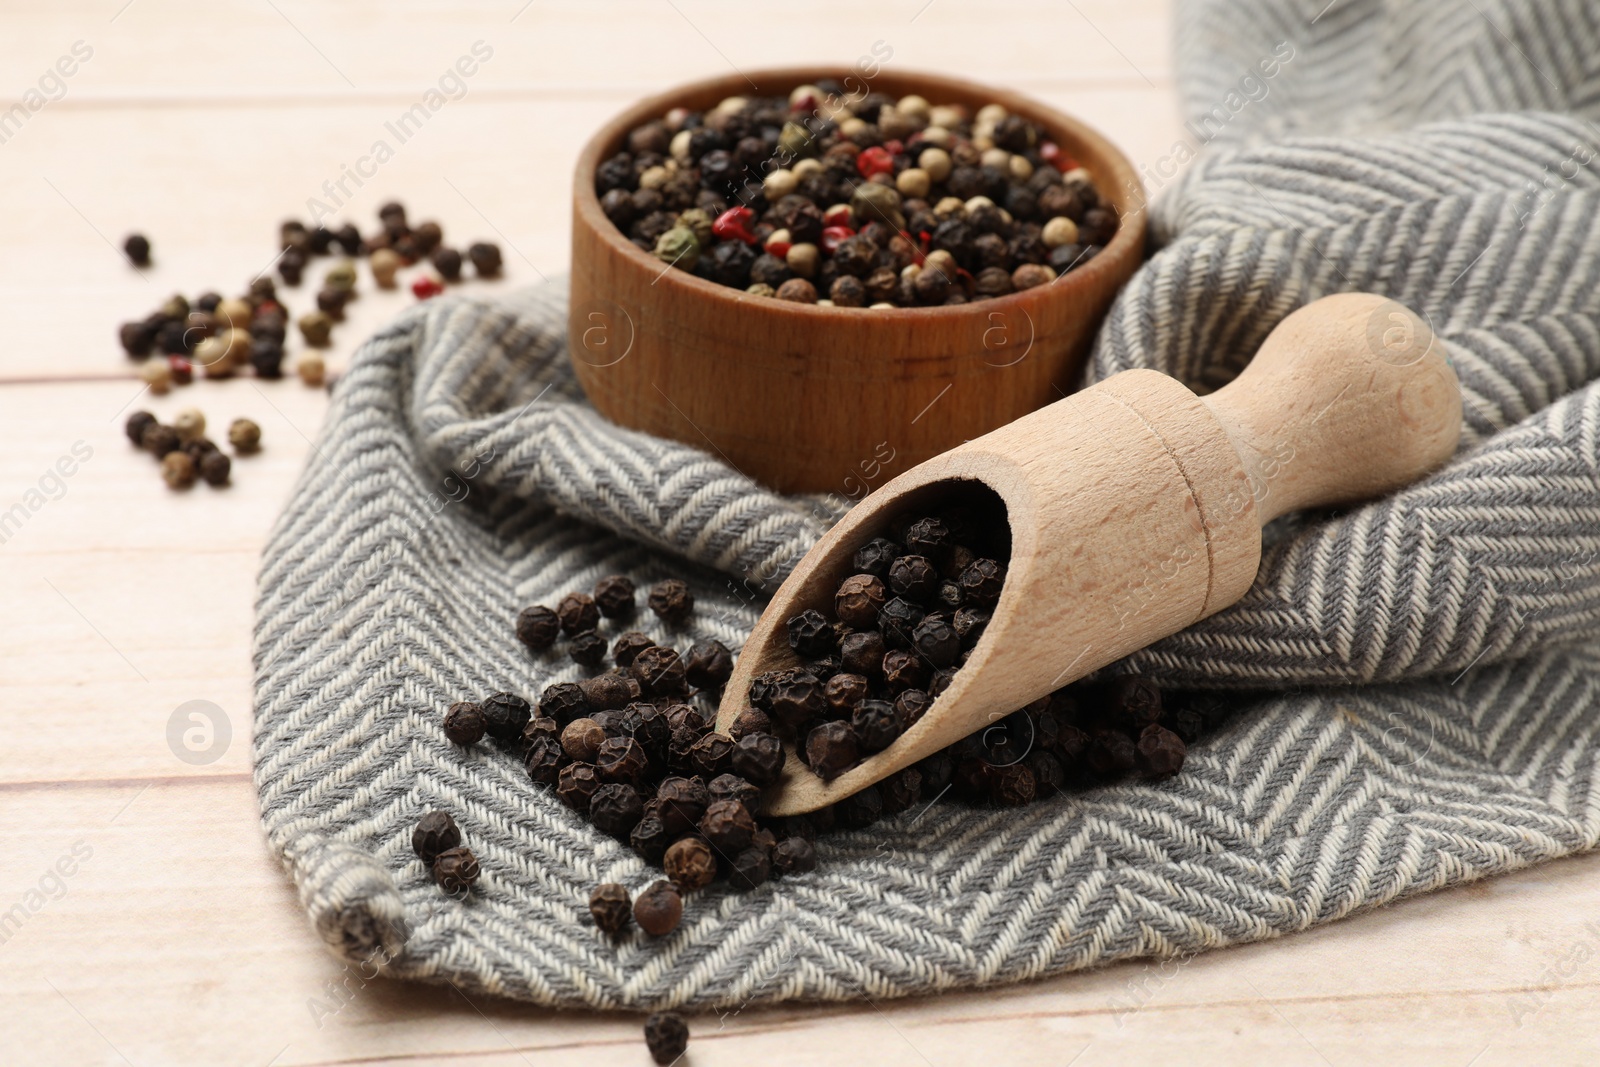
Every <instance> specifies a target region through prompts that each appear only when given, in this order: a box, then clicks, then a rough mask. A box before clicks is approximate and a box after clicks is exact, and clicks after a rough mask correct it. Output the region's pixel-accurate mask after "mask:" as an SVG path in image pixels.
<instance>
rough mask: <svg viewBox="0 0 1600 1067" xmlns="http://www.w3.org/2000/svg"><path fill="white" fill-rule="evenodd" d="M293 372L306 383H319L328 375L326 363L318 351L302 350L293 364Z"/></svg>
mask: <svg viewBox="0 0 1600 1067" xmlns="http://www.w3.org/2000/svg"><path fill="white" fill-rule="evenodd" d="M294 370H295V373H296V374H298V375H300V380H301V381H302V382H305V383H306V384H307V385H321V384H322V383H323V382H324V381H325V380H326V379H327V376H328V364H327V362H326V361H325V360H323V358H322V354H321V353H320V352H302V353H300V358H299V359H298V360H296V361H295V364H294Z"/></svg>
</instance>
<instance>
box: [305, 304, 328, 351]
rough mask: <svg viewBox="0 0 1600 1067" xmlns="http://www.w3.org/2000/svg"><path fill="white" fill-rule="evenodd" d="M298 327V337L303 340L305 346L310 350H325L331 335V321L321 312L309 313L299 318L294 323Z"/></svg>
mask: <svg viewBox="0 0 1600 1067" xmlns="http://www.w3.org/2000/svg"><path fill="white" fill-rule="evenodd" d="M296 325H297V326H299V327H300V335H301V336H302V337H304V338H305V341H306V344H307V345H309V346H311V347H312V348H327V347H328V342H329V340H330V338H331V337H332V335H333V319H332V318H330V317H329V316H328V314H327V313H326V312H323V311H310V312H307V313H306V314H304V315H301V316H300V321H299V322H298V323H296Z"/></svg>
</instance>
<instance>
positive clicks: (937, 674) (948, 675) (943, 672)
mask: <svg viewBox="0 0 1600 1067" xmlns="http://www.w3.org/2000/svg"><path fill="white" fill-rule="evenodd" d="M956 670H957V668H955V667H940V668H939V669H938V670H936V671H934V672H933V674H932V675H930V676H929V678H928V695H929V696H931V697H937V696H939V695H940V694H941V693H943V692H944V691H945V690H946V689H949V688H950V683H951V682H953V681H955V677H956Z"/></svg>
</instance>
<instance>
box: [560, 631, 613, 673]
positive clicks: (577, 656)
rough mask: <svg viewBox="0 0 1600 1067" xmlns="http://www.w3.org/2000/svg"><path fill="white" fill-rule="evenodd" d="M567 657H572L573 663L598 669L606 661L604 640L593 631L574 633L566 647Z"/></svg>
mask: <svg viewBox="0 0 1600 1067" xmlns="http://www.w3.org/2000/svg"><path fill="white" fill-rule="evenodd" d="M567 655H569V656H571V657H572V660H573V662H574V663H581V664H582V665H583V666H585V667H598V666H600V664H602V663H604V662H605V659H606V639H605V638H603V637H601V636H600V635H599V634H597V633H595V632H594V631H593V630H583V631H581V632H579V633H575V634H573V635H572V641H571V642H570V643H569V644H568V646H567Z"/></svg>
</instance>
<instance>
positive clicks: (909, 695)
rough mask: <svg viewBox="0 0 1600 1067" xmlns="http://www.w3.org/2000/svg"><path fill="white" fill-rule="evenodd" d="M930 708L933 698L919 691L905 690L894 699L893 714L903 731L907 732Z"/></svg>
mask: <svg viewBox="0 0 1600 1067" xmlns="http://www.w3.org/2000/svg"><path fill="white" fill-rule="evenodd" d="M932 706H933V698H932V697H930V696H929V695H928V694H927V693H925V692H923V691H922V690H921V689H906V690H903V691H902V692H901V693H900V695H899V696H897V697H895V698H894V712H895V714H896V715H898V716H899V717H900V726H901V729H903V730H909V729H910V728H911V727H912V726H913V725H914V724H915V723H916V722H917V721H918V720H919V719H921V718H922V716H923V715H925V714H927V711H928V709H929V708H931V707H932Z"/></svg>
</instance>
